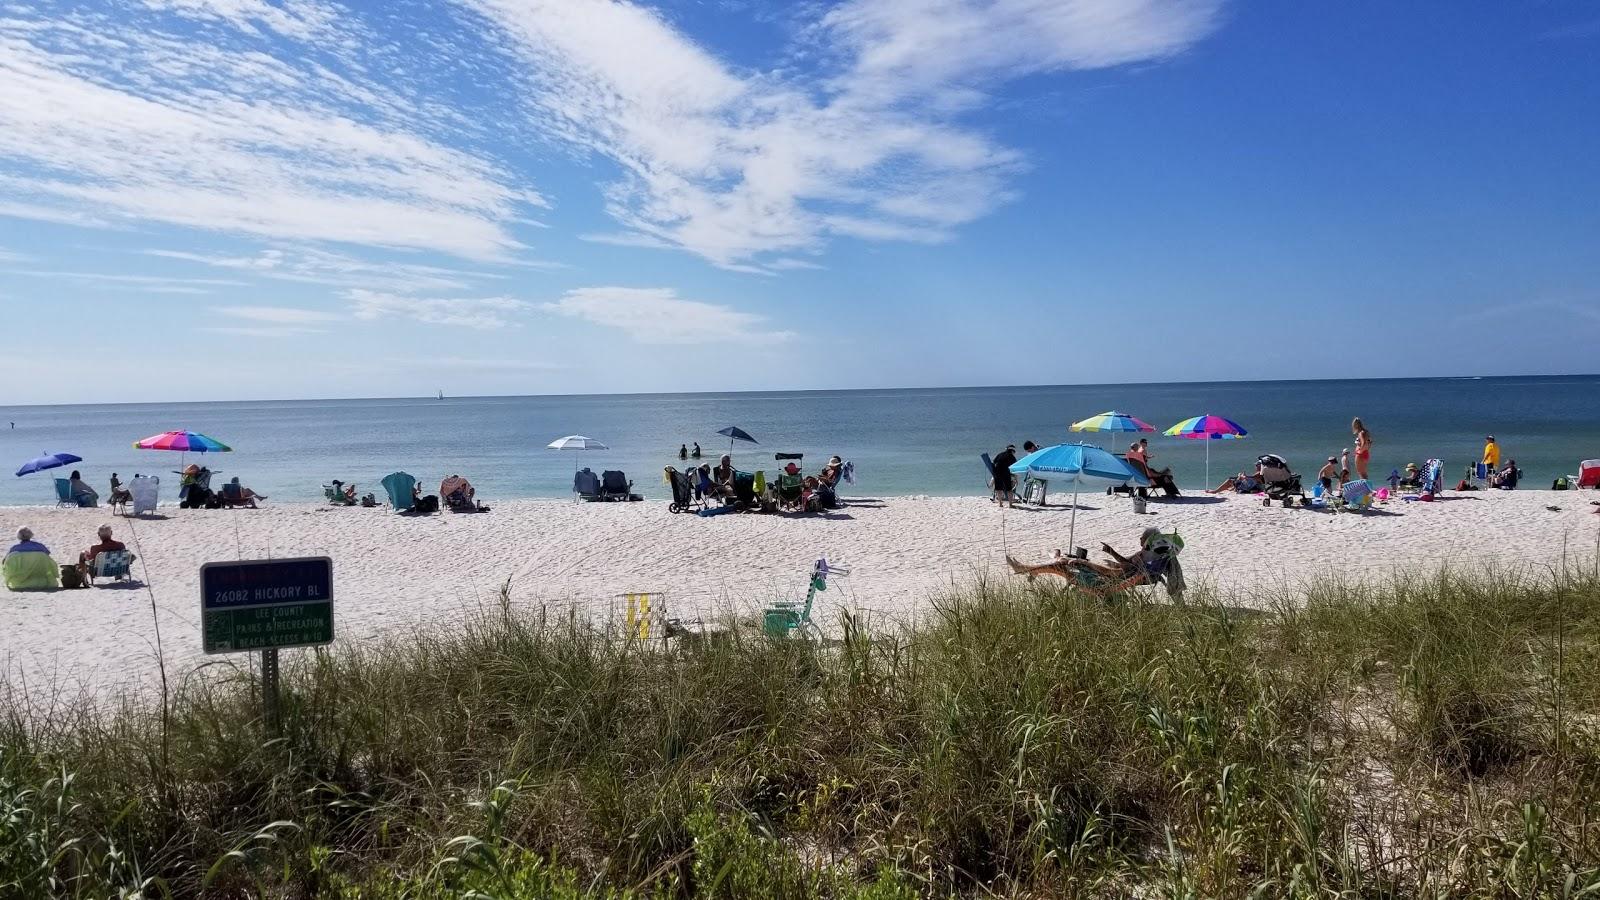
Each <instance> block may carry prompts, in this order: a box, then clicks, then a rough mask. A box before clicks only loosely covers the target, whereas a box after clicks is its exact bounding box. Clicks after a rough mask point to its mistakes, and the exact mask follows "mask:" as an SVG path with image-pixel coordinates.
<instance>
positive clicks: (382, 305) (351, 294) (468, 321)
mask: <svg viewBox="0 0 1600 900" xmlns="http://www.w3.org/2000/svg"><path fill="white" fill-rule="evenodd" d="M345 296H346V297H347V298H348V299H349V300H350V302H351V311H352V314H353V315H354V316H355V317H356V318H358V319H367V320H374V319H388V318H401V319H411V320H413V321H417V322H423V323H426V324H429V325H453V326H459V327H462V328H478V329H484V330H488V329H494V328H508V327H512V326H514V325H515V324H516V319H515V315H516V314H517V313H521V312H525V311H527V310H528V309H531V308H532V306H533V304H531V303H528V302H527V301H525V300H517V299H515V298H513V297H471V298H448V299H440V298H425V297H408V296H402V295H399V294H385V293H382V292H379V291H369V290H364V289H360V288H358V289H355V290H351V291H346V292H345Z"/></svg>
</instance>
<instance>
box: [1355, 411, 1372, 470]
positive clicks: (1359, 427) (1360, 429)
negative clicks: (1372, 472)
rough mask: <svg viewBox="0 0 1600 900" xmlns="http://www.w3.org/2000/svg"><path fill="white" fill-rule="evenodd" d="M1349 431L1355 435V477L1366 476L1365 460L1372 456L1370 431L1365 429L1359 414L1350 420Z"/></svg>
mask: <svg viewBox="0 0 1600 900" xmlns="http://www.w3.org/2000/svg"><path fill="white" fill-rule="evenodd" d="M1350 433H1351V434H1354V435H1355V436H1356V477H1357V478H1360V479H1361V480H1363V481H1365V480H1366V478H1367V460H1369V459H1371V458H1372V432H1370V431H1368V430H1367V426H1366V424H1365V423H1363V422H1362V421H1361V417H1360V416H1356V417H1355V418H1354V419H1351V420H1350Z"/></svg>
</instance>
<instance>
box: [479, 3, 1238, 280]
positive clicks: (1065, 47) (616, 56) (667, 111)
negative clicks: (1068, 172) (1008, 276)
mask: <svg viewBox="0 0 1600 900" xmlns="http://www.w3.org/2000/svg"><path fill="white" fill-rule="evenodd" d="M457 2H459V3H461V4H462V5H464V6H466V7H468V8H471V9H473V10H475V11H476V12H478V13H479V14H481V15H482V16H483V17H484V19H485V20H487V21H488V22H490V23H492V25H493V27H494V28H496V29H498V30H499V31H500V33H501V34H502V35H503V37H504V41H503V43H504V48H505V50H506V51H507V52H508V53H510V54H511V55H513V56H514V57H516V58H517V59H518V60H520V63H521V65H522V67H523V71H522V72H521V74H520V77H521V79H522V81H523V82H524V84H523V85H522V87H523V91H522V96H524V97H525V98H527V100H526V102H527V103H528V105H529V111H530V113H531V114H532V116H533V117H534V119H535V120H536V121H537V122H538V123H539V125H540V127H541V128H542V129H543V130H544V131H546V132H548V133H552V134H556V135H559V136H561V137H562V138H563V139H565V140H567V141H569V142H571V143H572V144H574V145H576V146H577V147H579V148H582V149H584V150H586V151H592V152H594V153H598V154H601V155H603V156H605V157H607V158H609V159H611V160H613V161H614V162H616V163H617V164H618V165H619V166H620V168H621V169H622V176H621V178H620V179H619V180H617V181H616V182H614V183H612V184H610V185H609V186H608V187H607V189H606V195H605V196H606V201H607V211H608V212H609V213H610V214H611V215H612V216H613V217H614V218H615V219H617V220H618V221H619V222H620V223H621V224H622V225H623V226H624V227H625V229H626V231H625V232H624V233H623V234H622V235H586V236H585V237H586V238H587V239H589V240H598V241H603V242H607V243H615V244H626V245H633V246H659V245H662V244H665V245H668V246H674V247H680V248H683V249H686V250H689V251H691V252H693V253H696V254H699V255H701V256H703V257H705V258H706V259H708V260H710V261H711V262H713V263H715V264H717V265H720V266H724V267H728V268H737V269H740V270H744V271H763V272H764V271H771V268H770V267H768V266H764V265H763V257H764V256H765V255H766V254H773V253H783V252H793V251H797V250H798V251H816V250H818V249H820V248H821V247H822V246H824V245H825V243H826V241H827V238H828V237H829V236H831V235H844V236H851V237H860V238H865V239H871V240H917V241H939V240H944V239H947V238H948V237H949V236H950V234H951V229H952V228H954V227H955V226H959V225H962V224H964V223H966V222H970V221H972V220H973V219H976V218H978V217H980V216H983V215H985V214H987V213H988V212H989V211H990V210H992V209H993V208H994V207H995V206H997V205H998V204H1000V203H1003V202H1005V201H1006V200H1007V199H1008V198H1009V193H1008V191H1007V189H1006V187H1005V185H1006V182H1007V179H1008V176H1009V175H1010V174H1011V173H1013V172H1015V171H1016V170H1017V169H1018V168H1019V167H1020V165H1021V158H1020V156H1019V154H1017V153H1016V152H1014V151H1012V150H1010V149H1008V148H1005V147H1002V146H1000V145H998V144H996V143H995V142H994V141H993V140H992V139H991V138H989V137H988V136H987V135H985V134H983V133H981V132H979V131H977V130H975V129H973V128H971V127H963V126H962V125H961V124H960V123H959V122H958V117H959V116H960V115H961V114H962V113H964V112H967V111H970V110H971V109H972V108H973V107H975V106H977V105H978V104H980V103H981V102H982V101H983V100H984V98H985V94H984V89H985V88H987V87H990V86H992V85H995V84H997V83H999V82H1002V81H1004V80H1006V79H1011V78H1015V77H1018V76H1022V75H1027V74H1032V73H1037V72H1045V71H1054V70H1062V69H1088V68H1097V67H1104V66H1112V65H1119V64H1123V63H1129V62H1135V61H1140V60H1152V59H1161V58H1164V57H1168V56H1171V55H1173V54H1175V53H1177V52H1179V51H1181V50H1182V49H1184V48H1185V47H1187V46H1189V45H1190V44H1192V43H1193V42H1194V41H1196V40H1198V39H1199V38H1201V37H1202V36H1204V35H1205V34H1206V33H1207V32H1209V31H1210V30H1211V29H1212V28H1213V27H1214V26H1215V21H1216V18H1217V14H1216V13H1217V6H1218V2H1219V0H871V2H867V0H847V2H844V3H841V4H839V5H837V6H835V7H833V8H832V9H830V10H828V11H827V12H825V13H824V14H823V15H822V16H821V17H820V19H817V20H815V21H814V22H813V23H812V24H811V26H810V27H809V28H808V29H807V32H806V33H807V40H808V43H807V44H806V45H805V46H803V47H801V48H799V49H800V50H801V51H802V52H804V53H805V54H807V56H808V57H809V59H808V65H810V64H814V63H816V62H817V61H820V64H821V65H822V66H823V69H822V71H821V72H820V73H814V74H811V75H809V76H799V75H795V74H792V73H791V72H790V71H788V70H775V71H772V72H740V71H736V70H735V69H734V68H733V67H732V66H730V65H728V64H725V63H724V62H722V61H721V60H719V59H718V58H717V57H715V56H714V55H713V54H712V53H711V52H709V51H708V50H707V49H705V48H703V47H702V46H700V45H699V44H697V43H696V42H695V41H693V40H691V39H690V38H689V37H687V36H686V35H684V34H683V33H682V32H680V31H679V30H677V29H676V28H674V27H673V26H672V25H671V24H670V23H668V22H667V21H666V20H665V19H664V18H663V17H662V16H661V15H660V14H658V13H657V12H655V11H654V10H651V9H649V8H646V7H644V6H640V5H637V4H635V3H630V2H626V0H457Z"/></svg>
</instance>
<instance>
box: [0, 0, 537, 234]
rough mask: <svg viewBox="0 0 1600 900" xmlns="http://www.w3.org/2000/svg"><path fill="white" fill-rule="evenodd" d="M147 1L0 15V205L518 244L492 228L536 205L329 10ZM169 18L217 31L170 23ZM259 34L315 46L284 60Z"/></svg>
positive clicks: (54, 215)
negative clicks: (4, 185) (107, 12)
mask: <svg viewBox="0 0 1600 900" xmlns="http://www.w3.org/2000/svg"><path fill="white" fill-rule="evenodd" d="M147 5H149V6H151V7H154V8H155V11H152V12H150V13H147V14H145V15H144V16H143V17H141V16H139V15H136V14H135V13H136V12H137V11H136V10H134V9H132V8H130V9H128V10H127V12H128V13H129V15H128V16H123V17H119V18H117V19H111V18H109V17H106V16H95V15H93V14H86V13H76V12H71V11H63V12H59V13H58V14H56V15H50V13H49V11H48V9H46V10H42V11H41V12H40V14H39V17H38V18H34V19H26V18H15V19H5V20H3V21H0V172H3V171H5V169H6V168H8V167H9V168H10V169H12V170H13V171H14V172H16V173H17V175H16V177H13V178H10V179H9V180H8V184H9V186H10V187H9V188H8V190H10V192H11V193H12V194H13V198H12V199H11V201H10V202H9V204H8V206H9V208H0V212H4V213H6V214H9V215H17V216H30V215H33V216H35V217H39V218H45V219H48V220H51V221H68V222H74V221H77V222H82V223H83V224H90V220H91V219H95V218H98V219H105V220H111V221H116V220H119V219H121V220H152V221H159V222H167V223H172V224H177V225H182V226H188V227H192V228H197V229H207V230H218V231H226V232H235V233H242V234H247V235H253V236H258V237H265V238H269V239H292V240H306V241H343V242H349V243H354V244H364V245H371V246H383V247H402V248H421V249H433V250H440V251H444V252H448V253H452V254H455V255H459V256H465V257H472V258H479V259H493V258H504V257H507V256H509V255H510V254H512V253H513V252H515V251H516V250H518V249H519V248H520V244H519V243H518V242H517V241H516V239H515V238H514V237H513V236H512V235H511V233H510V231H509V230H508V225H509V223H510V222H511V221H513V220H514V219H516V218H518V217H520V216H522V215H524V214H525V211H526V209H527V207H529V206H538V205H542V204H543V203H544V200H543V198H541V197H540V196H539V195H538V194H537V193H535V192H534V191H532V190H530V189H529V188H527V187H526V186H524V184H523V183H522V181H523V180H522V179H520V178H518V177H516V176H514V175H512V174H511V173H510V172H508V171H507V170H506V169H505V168H504V167H503V166H502V165H500V164H498V163H496V162H494V161H492V160H491V159H490V158H489V157H488V156H487V155H486V154H483V153H479V152H475V151H474V150H473V149H471V147H470V146H468V145H469V144H470V143H471V141H472V138H471V130H470V129H468V128H461V127H457V126H458V125H459V118H458V114H457V113H455V112H452V111H449V110H448V109H441V107H446V106H448V104H440V103H437V102H432V101H430V100H428V99H427V98H421V97H416V96H412V95H411V94H410V93H408V91H409V90H410V88H411V87H413V86H412V85H409V84H407V83H406V82H405V79H404V78H403V77H396V76H397V72H396V68H397V67H396V66H391V65H390V62H391V60H389V59H388V58H387V56H386V55H385V54H386V52H387V50H386V48H385V46H384V45H383V44H382V43H381V42H375V41H374V42H371V43H369V44H363V43H361V39H362V38H361V30H360V29H359V28H358V27H354V26H352V27H350V28H333V25H334V23H335V22H337V21H339V19H338V17H337V16H335V13H334V12H333V10H334V8H333V7H329V6H325V5H322V4H316V3H311V2H303V0H288V2H285V3H280V4H271V3H267V2H265V0H150V2H149V3H148V4H147ZM173 14H176V15H181V16H185V17H189V18H198V19H201V20H203V21H207V22H210V21H215V22H216V23H218V24H219V25H220V26H229V27H227V28H221V29H220V30H219V28H201V29H198V30H197V29H193V28H190V29H183V30H179V29H171V28H169V27H167V26H169V25H170V24H171V21H170V18H169V16H170V15H173ZM258 26H259V27H258ZM236 29H243V30H242V31H241V30H236ZM262 29H265V30H266V31H269V32H272V33H281V34H286V35H292V36H294V37H299V38H305V39H308V40H310V39H320V40H321V41H322V42H323V43H321V44H318V46H317V51H318V52H315V53H313V52H305V53H301V54H298V55H296V54H295V53H293V52H291V50H289V49H285V48H284V47H282V46H281V45H279V44H277V43H275V42H273V41H271V40H268V38H269V37H270V35H267V34H263V33H262ZM295 46H298V45H295ZM418 52H420V51H418ZM376 68H382V70H383V77H382V78H381V79H380V78H379V77H378V76H377V75H376V73H375V72H373V71H370V70H371V69H376ZM341 71H342V72H343V73H344V74H341Z"/></svg>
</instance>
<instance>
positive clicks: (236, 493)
mask: <svg viewBox="0 0 1600 900" xmlns="http://www.w3.org/2000/svg"><path fill="white" fill-rule="evenodd" d="M217 500H219V501H220V502H221V503H222V505H223V506H224V507H225V508H227V509H233V508H234V507H236V506H245V505H248V504H252V503H254V502H255V498H253V497H252V498H249V499H246V498H245V496H244V488H243V487H242V486H241V485H237V484H234V483H233V482H231V481H230V482H227V483H226V484H224V485H223V486H222V490H221V491H220V492H218V494H217Z"/></svg>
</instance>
